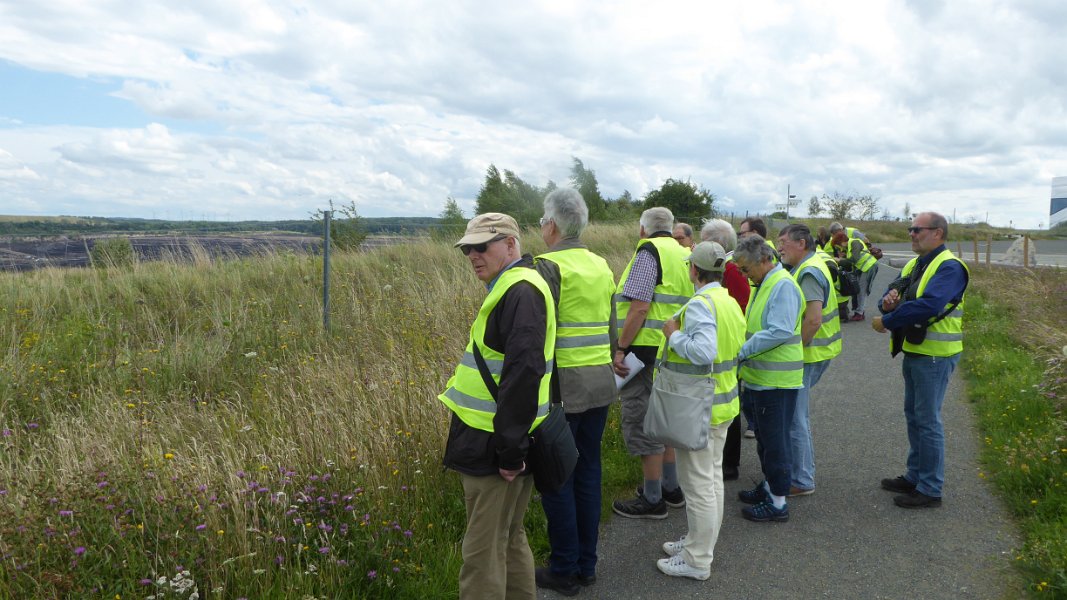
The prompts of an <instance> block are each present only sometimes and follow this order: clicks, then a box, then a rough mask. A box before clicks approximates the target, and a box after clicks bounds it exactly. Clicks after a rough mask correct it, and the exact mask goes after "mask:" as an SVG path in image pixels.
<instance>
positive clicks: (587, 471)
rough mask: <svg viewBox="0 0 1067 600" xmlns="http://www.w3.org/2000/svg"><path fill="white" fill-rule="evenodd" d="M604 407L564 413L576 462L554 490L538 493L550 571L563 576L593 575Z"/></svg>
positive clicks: (598, 519)
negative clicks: (543, 519) (561, 483)
mask: <svg viewBox="0 0 1067 600" xmlns="http://www.w3.org/2000/svg"><path fill="white" fill-rule="evenodd" d="M607 420H608V407H607V406H602V407H600V408H590V409H589V410H587V411H585V412H580V413H574V414H568V415H567V423H569V424H570V426H571V433H573V434H574V445H575V446H577V447H578V464H577V465H575V467H574V473H572V474H571V477H570V479H568V480H567V483H565V484H563V487H562V488H560V490H559V491H558V492H555V493H552V494H542V495H541V506H542V507H543V508H544V509H545V518H546V519H547V520H548V543H549V546H550V547H551V549H552V551H551V552H550V553H549V555H548V566H549V568H550V569H551V570H552V573H554V574H556V575H560V576H563V577H567V576H570V575H582V576H585V577H589V576H592V575H596V544H597V536H598V528H599V527H600V439H601V438H602V437H603V435H604V426H605V424H606V423H607Z"/></svg>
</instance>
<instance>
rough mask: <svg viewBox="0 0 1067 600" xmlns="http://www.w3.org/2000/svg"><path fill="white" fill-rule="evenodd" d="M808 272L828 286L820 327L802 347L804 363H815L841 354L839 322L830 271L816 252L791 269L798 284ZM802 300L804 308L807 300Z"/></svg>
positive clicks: (835, 294) (835, 295)
mask: <svg viewBox="0 0 1067 600" xmlns="http://www.w3.org/2000/svg"><path fill="white" fill-rule="evenodd" d="M809 270H815V271H818V272H820V273H822V274H823V277H825V278H826V283H827V285H828V286H829V290H828V291H827V294H826V301H825V302H823V305H822V325H820V326H819V328H818V329H817V330H816V331H815V337H813V338H812V339H811V343H810V344H808V345H807V346H804V362H806V363H815V362H822V361H824V360H830V359H831V358H833V357H835V356H837V355H838V354H841V320H840V318H839V317H838V310H837V292H836V291H835V290H834V286H833V285H832V282H833V278H832V277H830V269H828V268H827V267H826V262H825V260H823V258H822V257H821V256H819V253H818V252H813V253H812V255H811V256H810V257H808V259H807V260H805V261H804V262H802V263H800V266H798V267H796V268H795V269H793V276H794V278H795V279H796V281H797V283H798V284H799V283H800V277H801V275H803V274H804V273H805V272H806V271H809ZM803 300H804V302H805V306H806V305H807V299H806V298H804V299H803Z"/></svg>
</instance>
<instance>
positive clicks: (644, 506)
mask: <svg viewBox="0 0 1067 600" xmlns="http://www.w3.org/2000/svg"><path fill="white" fill-rule="evenodd" d="M611 510H613V511H614V512H615V514H617V515H619V516H620V517H626V518H627V519H666V518H667V503H666V502H664V501H663V500H662V499H660V501H659V502H657V503H655V504H652V503H651V502H649V501H648V500H647V499H645V497H644V496H642V495H638V496H637V497H636V498H631V499H630V500H616V501H615V502H612V503H611Z"/></svg>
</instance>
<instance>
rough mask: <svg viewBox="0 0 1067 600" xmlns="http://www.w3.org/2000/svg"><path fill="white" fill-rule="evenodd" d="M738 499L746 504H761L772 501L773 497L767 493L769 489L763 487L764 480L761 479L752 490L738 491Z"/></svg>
mask: <svg viewBox="0 0 1067 600" xmlns="http://www.w3.org/2000/svg"><path fill="white" fill-rule="evenodd" d="M737 499H738V500H740V501H741V502H744V503H745V504H759V503H761V502H765V501H770V499H771V497H770V496H769V495H768V494H767V489H766V488H764V487H763V482H762V481H761V482H759V483H758V484H756V487H754V488H752V489H751V490H741V491H740V492H737Z"/></svg>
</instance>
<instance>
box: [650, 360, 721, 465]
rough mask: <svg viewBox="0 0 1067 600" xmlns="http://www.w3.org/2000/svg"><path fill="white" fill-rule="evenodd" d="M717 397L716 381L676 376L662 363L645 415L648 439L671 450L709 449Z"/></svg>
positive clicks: (657, 371)
mask: <svg viewBox="0 0 1067 600" xmlns="http://www.w3.org/2000/svg"><path fill="white" fill-rule="evenodd" d="M663 355H664V356H666V352H664V353H663ZM714 396H715V380H714V379H712V378H710V377H693V376H690V375H684V374H682V373H676V372H674V371H671V370H670V369H666V368H663V364H662V361H660V362H659V363H658V364H657V369H656V378H655V380H653V382H652V395H651V396H649V398H648V410H647V411H646V412H645V423H644V427H645V435H647V436H648V437H650V438H652V439H654V440H656V441H658V442H661V443H663V444H666V445H668V446H670V447H672V448H684V449H686V450H703V449H704V448H707V446H708V430H709V427H710V423H711V406H712V402H713V401H714Z"/></svg>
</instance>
